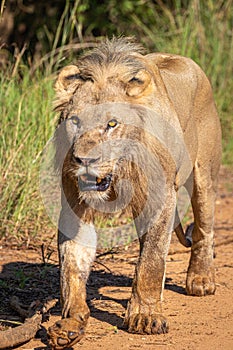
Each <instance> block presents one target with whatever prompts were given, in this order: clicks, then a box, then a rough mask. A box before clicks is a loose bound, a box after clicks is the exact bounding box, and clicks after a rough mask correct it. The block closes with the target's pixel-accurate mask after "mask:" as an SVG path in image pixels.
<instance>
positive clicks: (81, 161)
mask: <svg viewBox="0 0 233 350" xmlns="http://www.w3.org/2000/svg"><path fill="white" fill-rule="evenodd" d="M75 160H76V162H77V163H78V164H80V165H83V166H89V165H91V164H94V163H97V162H98V160H100V157H98V158H80V157H75Z"/></svg>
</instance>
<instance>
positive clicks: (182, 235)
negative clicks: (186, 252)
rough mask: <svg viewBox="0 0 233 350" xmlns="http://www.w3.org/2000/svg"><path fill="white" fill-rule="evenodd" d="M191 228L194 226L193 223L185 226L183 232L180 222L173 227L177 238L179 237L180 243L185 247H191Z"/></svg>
mask: <svg viewBox="0 0 233 350" xmlns="http://www.w3.org/2000/svg"><path fill="white" fill-rule="evenodd" d="M193 228H194V223H192V224H190V225H189V226H188V227H187V228H186V231H185V232H184V230H183V227H182V225H181V223H180V224H179V225H178V226H177V227H176V228H175V233H176V235H177V238H178V239H179V241H180V243H181V244H183V246H185V247H187V248H189V247H191V246H192V243H193V240H192V232H193Z"/></svg>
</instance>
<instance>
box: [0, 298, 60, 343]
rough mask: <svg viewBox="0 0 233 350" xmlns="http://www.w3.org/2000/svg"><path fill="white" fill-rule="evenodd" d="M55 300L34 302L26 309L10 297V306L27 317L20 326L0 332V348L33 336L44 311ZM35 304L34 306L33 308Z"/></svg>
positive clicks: (54, 302) (41, 320)
mask: <svg viewBox="0 0 233 350" xmlns="http://www.w3.org/2000/svg"><path fill="white" fill-rule="evenodd" d="M56 302H57V299H52V300H48V301H47V302H45V304H41V303H40V304H39V305H38V302H35V303H33V304H31V307H29V309H28V310H25V308H23V307H22V306H21V305H20V302H19V300H18V298H17V297H13V298H12V299H11V306H12V307H13V308H14V309H15V310H16V311H17V312H18V313H19V314H20V315H21V316H23V317H25V315H26V316H27V318H26V319H25V321H24V323H23V324H22V325H21V326H18V327H16V328H10V329H7V330H6V331H1V332H0V349H6V348H9V347H14V346H17V345H20V344H22V343H26V342H27V341H29V340H31V339H32V338H34V336H35V335H36V332H37V331H38V330H39V329H40V326H41V323H42V322H43V317H44V315H45V313H47V312H48V311H49V309H51V308H52V307H53V306H54V305H55V304H56ZM35 305H36V308H35V309H34V307H35Z"/></svg>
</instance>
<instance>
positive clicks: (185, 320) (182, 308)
mask: <svg viewBox="0 0 233 350" xmlns="http://www.w3.org/2000/svg"><path fill="white" fill-rule="evenodd" d="M232 189H233V176H232V175H231V173H230V172H229V171H227V172H226V171H225V170H222V173H221V181H220V185H219V195H218V198H217V201H216V220H215V233H216V235H215V237H216V239H215V243H216V244H215V254H216V258H215V266H216V282H217V290H216V294H215V295H214V296H207V297H202V298H199V297H190V296H187V295H186V292H185V278H186V270H187V266H188V261H189V251H188V250H186V249H185V248H183V247H182V246H181V245H180V244H179V243H178V242H177V240H176V238H175V237H174V238H173V239H172V243H171V248H170V253H169V255H168V258H167V278H166V286H165V291H164V314H165V315H166V316H167V318H168V320H169V325H170V331H169V333H168V334H165V335H158V336H157V335H153V336H142V335H133V334H129V333H128V332H127V331H126V330H124V329H123V328H122V321H123V317H124V312H125V307H126V304H127V300H128V298H129V297H130V290H131V288H130V285H131V282H132V277H133V274H134V268H135V264H136V261H137V256H138V253H137V250H138V247H137V243H132V244H130V245H129V246H127V247H122V248H119V249H116V251H113V252H112V253H111V254H108V255H105V256H102V257H99V258H98V259H97V261H96V262H95V263H94V266H93V271H92V273H91V276H90V279H89V282H88V303H89V305H90V309H91V318H90V321H89V324H88V327H87V331H86V336H85V337H84V338H83V339H82V340H81V341H80V343H78V344H77V345H76V346H75V347H74V349H80V350H81V349H82V350H98V349H102V350H107V349H113V350H120V349H124V350H132V349H145V350H152V349H171V350H172V349H174V350H182V349H184V350H187V349H190V350H191V349H192V350H199V349H200V350H203V349H204V350H205V349H216V350H217V349H224V350H232V349H233V297H232V290H233V215H232V214H233V194H232V192H233V191H232ZM54 250H55V243H54ZM0 252H1V257H0V265H1V274H0V283H1V284H0V287H1V289H0V298H1V299H0V300H1V303H0V319H4V320H16V321H17V320H19V317H18V315H17V313H16V312H14V311H12V310H11V309H10V308H9V298H10V296H12V295H17V296H18V297H19V298H20V300H21V301H23V302H24V303H27V304H29V303H30V302H31V301H33V300H36V299H40V300H43V299H45V298H46V297H48V296H51V297H57V298H59V281H58V267H57V255H56V253H55V252H53V254H52V255H51V256H50V259H49V260H48V262H49V263H48V264H46V265H43V264H42V263H41V262H42V259H41V251H40V249H39V248H38V247H37V246H34V247H29V249H21V250H19V249H16V248H14V247H11V246H8V247H6V246H5V245H4V244H3V245H2V246H1V249H0ZM59 318H60V305H59V303H58V304H57V305H56V307H54V308H53V309H52V310H51V316H50V319H49V320H48V321H47V322H44V323H43V327H42V329H41V330H40V331H39V333H38V338H36V339H33V340H31V341H30V342H28V343H27V344H24V345H21V346H20V347H17V349H24V350H26V349H37V350H39V349H41V350H42V349H48V346H47V339H46V329H47V328H48V327H49V326H50V325H52V324H53V323H54V322H55V321H56V320H58V319H59ZM4 325H5V323H2V329H3V328H4Z"/></svg>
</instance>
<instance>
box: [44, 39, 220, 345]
mask: <svg viewBox="0 0 233 350" xmlns="http://www.w3.org/2000/svg"><path fill="white" fill-rule="evenodd" d="M55 90H56V100H55V109H56V110H57V111H58V113H59V122H58V127H57V130H56V137H55V139H56V166H57V168H58V170H59V171H60V174H61V183H62V198H61V203H62V209H61V213H60V219H59V230H58V246H59V261H60V286H61V303H62V319H61V320H60V321H58V322H56V323H55V325H54V326H52V327H50V329H49V331H48V334H49V337H50V344H51V346H52V347H53V348H54V349H62V348H66V347H70V346H72V345H73V344H75V343H76V342H78V341H79V340H80V339H81V337H82V336H83V335H84V333H85V328H86V326H87V322H88V318H89V315H90V311H89V308H88V306H87V303H86V282H87V279H88V276H89V273H90V269H91V264H92V262H93V261H94V259H95V254H96V244H97V237H96V232H95V228H94V222H95V217H96V215H97V213H98V212H102V213H103V212H106V213H107V214H106V215H112V214H113V213H114V212H115V211H119V210H123V209H124V208H125V207H127V208H130V210H131V212H132V216H133V218H134V219H135V225H136V229H137V232H138V236H139V243H140V254H139V259H138V263H137V266H136V270H135V277H134V280H133V285H132V294H131V298H130V300H129V302H128V306H127V310H126V315H125V319H124V325H125V327H127V329H128V331H129V332H132V333H139V334H161V333H167V332H168V328H169V326H168V321H167V319H166V318H165V316H164V315H163V311H162V298H163V288H164V283H165V267H166V256H167V254H168V250H169V244H170V239H171V234H172V232H173V231H174V230H175V231H176V233H177V235H178V238H179V239H180V241H181V243H183V244H184V245H185V246H190V245H191V243H192V247H191V257H190V262H189V267H188V272H187V279H186V290H187V294H189V295H196V296H205V295H210V294H214V293H215V273H214V264H213V235H214V232H213V223H214V207H215V196H216V188H217V178H218V171H219V167H220V162H221V128H220V122H219V117H218V113H217V110H216V106H215V103H214V99H213V93H212V89H211V85H210V82H209V80H208V78H207V77H206V75H205V74H204V72H203V71H202V70H201V68H200V67H199V66H198V65H197V64H196V63H195V62H194V61H192V60H191V59H190V58H185V57H182V56H178V55H174V54H167V53H150V54H145V53H144V50H143V48H142V47H141V45H139V44H136V43H135V42H133V41H131V40H130V39H128V38H113V39H111V40H109V39H106V40H105V41H103V42H102V43H101V44H100V45H99V46H97V47H96V48H94V49H92V51H89V52H87V53H85V54H84V55H83V56H82V57H81V58H80V59H79V60H78V62H77V64H75V65H69V66H67V67H65V68H63V69H62V70H61V72H60V74H59V75H58V78H57V81H56V83H55ZM182 186H184V187H185V188H187V189H188V192H189V194H190V197H191V198H190V200H191V204H192V209H193V214H194V223H193V224H192V225H191V226H190V227H189V228H188V230H187V231H186V234H185V233H184V232H183V229H182V226H181V223H180V222H179V221H177V220H176V218H177V217H178V212H177V192H178V191H179V189H180V188H181V187H182ZM190 233H191V236H192V237H191V236H190Z"/></svg>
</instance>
